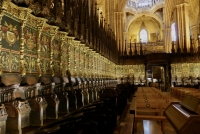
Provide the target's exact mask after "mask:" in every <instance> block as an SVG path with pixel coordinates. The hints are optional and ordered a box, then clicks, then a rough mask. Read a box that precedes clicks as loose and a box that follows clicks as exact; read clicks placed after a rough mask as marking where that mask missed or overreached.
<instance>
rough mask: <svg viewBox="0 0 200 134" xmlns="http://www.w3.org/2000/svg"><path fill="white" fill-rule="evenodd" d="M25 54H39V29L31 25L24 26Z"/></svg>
mask: <svg viewBox="0 0 200 134" xmlns="http://www.w3.org/2000/svg"><path fill="white" fill-rule="evenodd" d="M23 32H24V39H25V43H24V54H25V55H26V54H29V55H37V38H38V37H37V35H38V34H37V29H33V28H31V27H28V26H26V27H24V29H23Z"/></svg>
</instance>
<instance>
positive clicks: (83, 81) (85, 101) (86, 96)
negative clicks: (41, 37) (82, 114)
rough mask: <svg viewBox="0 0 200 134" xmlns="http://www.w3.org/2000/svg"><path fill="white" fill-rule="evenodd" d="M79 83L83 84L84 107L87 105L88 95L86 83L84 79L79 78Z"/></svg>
mask: <svg viewBox="0 0 200 134" xmlns="http://www.w3.org/2000/svg"><path fill="white" fill-rule="evenodd" d="M81 83H83V96H84V105H87V104H88V103H89V93H88V87H87V81H86V79H85V78H81Z"/></svg>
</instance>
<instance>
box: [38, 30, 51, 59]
mask: <svg viewBox="0 0 200 134" xmlns="http://www.w3.org/2000/svg"><path fill="white" fill-rule="evenodd" d="M50 42H51V37H50V36H48V35H46V34H44V33H42V35H41V38H40V45H41V48H40V51H41V53H40V56H41V57H43V58H49V59H50Z"/></svg>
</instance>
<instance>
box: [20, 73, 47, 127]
mask: <svg viewBox="0 0 200 134" xmlns="http://www.w3.org/2000/svg"><path fill="white" fill-rule="evenodd" d="M40 85H41V83H38V77H37V76H36V75H25V76H24V77H23V81H22V82H21V85H20V89H22V90H23V91H24V94H25V98H26V100H27V101H28V102H29V105H30V107H31V112H30V125H32V126H42V125H43V120H44V119H46V108H47V102H46V100H45V98H44V97H41V96H38V89H39V88H40Z"/></svg>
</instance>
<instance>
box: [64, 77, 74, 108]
mask: <svg viewBox="0 0 200 134" xmlns="http://www.w3.org/2000/svg"><path fill="white" fill-rule="evenodd" d="M67 78H68V80H69V83H68V84H66V85H65V87H64V90H65V92H67V93H68V100H69V111H74V110H76V109H77V97H76V90H74V89H73V86H74V85H75V84H76V79H75V78H74V77H67Z"/></svg>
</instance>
